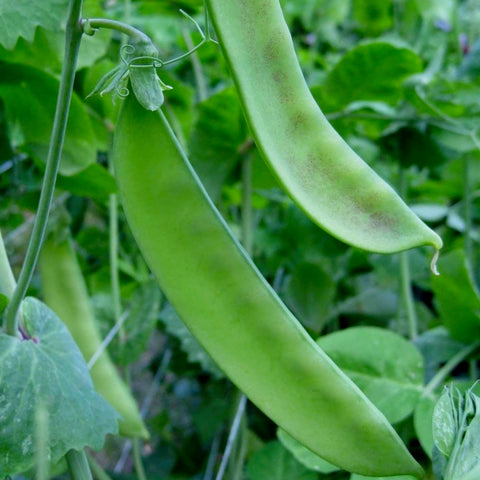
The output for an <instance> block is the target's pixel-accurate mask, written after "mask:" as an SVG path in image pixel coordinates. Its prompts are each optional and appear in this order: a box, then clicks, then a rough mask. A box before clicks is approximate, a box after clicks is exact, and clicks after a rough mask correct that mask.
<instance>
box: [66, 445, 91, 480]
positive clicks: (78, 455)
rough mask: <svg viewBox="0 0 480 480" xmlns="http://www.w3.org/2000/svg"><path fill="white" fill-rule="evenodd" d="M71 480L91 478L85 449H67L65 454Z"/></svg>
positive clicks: (89, 479) (87, 479) (88, 479)
mask: <svg viewBox="0 0 480 480" xmlns="http://www.w3.org/2000/svg"><path fill="white" fill-rule="evenodd" d="M65 459H66V460H67V465H68V472H69V473H70V477H71V479H72V480H93V479H92V473H91V471H90V466H89V464H88V460H87V455H86V454H85V451H84V450H82V451H81V452H79V451H77V450H69V451H68V452H67V454H66V455H65Z"/></svg>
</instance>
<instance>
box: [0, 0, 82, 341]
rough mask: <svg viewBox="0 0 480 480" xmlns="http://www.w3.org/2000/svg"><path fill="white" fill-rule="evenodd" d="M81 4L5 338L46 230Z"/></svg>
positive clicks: (73, 11) (71, 24)
mask: <svg viewBox="0 0 480 480" xmlns="http://www.w3.org/2000/svg"><path fill="white" fill-rule="evenodd" d="M82 3H83V0H71V1H70V10H69V14H68V19H67V27H66V35H65V55H64V61H63V66H62V76H61V79H60V87H59V91H58V97H57V107H56V111H55V118H54V120H53V128H52V134H51V137H50V145H49V149H48V155H47V164H46V169H45V175H44V177H43V184H42V190H41V193H40V200H39V203H38V209H37V214H36V217H35V221H34V224H33V229H32V234H31V236H30V241H29V243H28V247H27V252H26V255H25V261H24V263H23V265H22V269H21V271H20V275H19V277H18V284H17V287H16V288H15V291H14V292H13V295H12V299H11V301H10V303H9V304H8V306H7V309H6V311H5V328H6V332H7V333H8V334H9V335H15V333H16V331H17V328H18V310H19V308H20V304H21V302H22V300H23V299H24V297H25V295H26V293H27V290H28V287H29V285H30V281H31V279H32V276H33V272H34V269H35V266H36V263H37V260H38V255H39V253H40V248H41V246H42V242H43V238H44V236H45V230H46V227H47V220H48V214H49V211H50V206H51V203H52V198H53V193H54V190H55V182H56V180H57V173H58V167H59V165H60V159H61V155H62V148H63V142H64V139H65V131H66V128H67V121H68V112H69V110H70V101H71V98H72V91H73V82H74V78H75V70H76V66H77V58H78V50H79V48H80V42H81V38H82V33H83V32H82V29H81V28H80V27H79V25H80V19H81V12H82Z"/></svg>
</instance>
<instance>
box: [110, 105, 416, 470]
mask: <svg viewBox="0 0 480 480" xmlns="http://www.w3.org/2000/svg"><path fill="white" fill-rule="evenodd" d="M112 155H113V161H114V165H115V176H116V179H117V184H118V189H119V194H120V199H121V202H122V205H123V209H124V211H125V215H126V217H127V220H128V223H129V225H130V228H131V230H132V232H133V235H134V237H135V239H136V241H137V243H138V245H139V247H140V250H141V252H142V254H143V256H144V258H145V260H146V261H147V263H148V265H149V267H150V268H151V270H152V272H153V273H154V275H155V277H156V278H157V280H158V282H159V284H160V286H161V288H162V290H163V291H164V292H165V294H166V296H167V297H168V299H169V301H170V302H171V303H172V305H173V306H174V308H175V310H176V311H177V312H178V314H179V315H180V317H181V318H182V320H183V321H184V322H185V324H186V325H187V327H188V328H189V329H190V331H191V332H192V333H193V335H195V336H196V338H197V339H198V340H199V342H200V343H201V344H202V345H203V347H204V348H205V350H206V351H207V352H209V353H210V355H211V357H212V358H213V359H214V360H215V362H216V363H217V364H218V365H219V367H220V368H221V369H223V370H224V372H225V373H226V374H227V375H228V376H229V377H230V379H231V380H232V381H233V382H234V383H235V384H236V385H237V386H238V388H239V389H240V390H242V391H243V392H245V394H246V395H247V396H248V397H249V398H250V399H251V400H252V402H253V403H255V404H256V405H257V406H258V407H259V408H260V409H261V410H262V411H263V412H265V413H266V414H267V415H268V416H269V417H270V418H272V420H273V421H275V422H276V423H277V424H278V425H280V426H281V427H282V428H283V429H284V430H286V431H287V432H288V433H290V435H292V436H293V437H295V438H296V439H297V440H299V441H300V442H301V443H303V444H304V445H306V446H307V447H308V448H310V449H311V450H312V451H314V452H315V453H317V454H318V455H320V456H322V457H323V458H325V459H327V460H329V461H330V462H332V463H334V464H336V465H338V466H340V467H342V468H345V469H347V470H349V471H352V472H357V473H361V474H365V475H377V476H381V475H395V474H397V475H399V474H413V475H415V476H417V477H419V478H421V477H422V469H421V467H420V466H419V465H418V464H417V462H416V461H415V460H414V459H413V458H412V456H411V455H410V454H409V452H408V451H407V449H406V447H405V445H404V444H403V443H402V441H401V439H400V438H399V437H398V436H397V434H396V432H395V431H394V429H393V428H392V427H391V425H390V424H389V423H388V421H387V420H386V419H385V417H384V416H383V415H382V414H381V413H380V412H379V411H378V409H377V408H376V407H375V406H374V405H373V404H372V403H371V402H370V401H369V400H368V399H367V398H366V397H365V395H364V394H363V393H362V392H361V391H360V390H359V389H358V388H357V387H356V386H355V384H354V383H353V382H352V381H351V380H349V378H348V377H347V376H346V375H345V374H343V373H342V371H341V370H340V369H339V368H338V367H337V366H336V365H335V364H334V363H333V362H332V361H331V360H330V359H329V358H328V356H327V355H326V354H325V353H324V352H323V351H322V350H321V349H320V347H319V346H318V345H317V344H316V343H315V342H314V341H313V340H312V339H311V338H310V336H309V335H308V334H307V333H306V332H305V330H304V329H303V327H302V326H301V325H300V323H299V322H298V321H297V319H296V318H295V317H294V316H293V315H292V314H291V313H290V311H289V310H288V309H287V308H286V307H285V305H284V304H283V303H282V302H281V300H280V299H279V297H278V296H277V294H276V293H275V291H274V290H273V289H272V288H271V287H270V286H269V285H268V283H267V282H266V281H265V279H264V278H263V277H262V275H261V274H260V273H259V271H258V270H257V268H256V267H255V265H254V264H253V263H252V261H251V260H250V258H249V257H248V256H247V255H246V254H245V252H244V250H243V249H242V247H241V246H240V245H239V244H238V242H237V241H236V240H235V238H234V237H233V235H232V233H231V232H230V230H229V228H228V227H227V225H226V223H225V221H224V220H223V218H222V217H221V216H220V214H219V213H218V211H217V210H216V209H215V207H214V205H213V204H212V202H211V200H210V199H209V197H208V195H207V194H206V193H205V190H204V188H203V187H202V185H201V183H200V181H199V180H198V177H197V176H196V174H195V172H194V171H193V169H192V167H191V165H190V164H189V162H188V159H187V158H186V157H185V155H184V154H183V152H182V151H181V149H180V148H179V146H178V142H177V141H176V140H175V138H174V136H173V132H172V130H171V128H170V126H169V125H168V123H167V122H166V119H165V117H164V115H163V113H162V112H161V111H158V112H149V111H147V110H145V109H143V108H142V107H141V105H140V104H139V103H138V102H137V100H136V99H135V97H134V96H133V95H130V96H129V97H128V98H127V99H126V100H125V102H124V104H123V106H122V109H121V112H120V115H119V119H118V123H117V126H116V129H115V137H114V147H113V153H112Z"/></svg>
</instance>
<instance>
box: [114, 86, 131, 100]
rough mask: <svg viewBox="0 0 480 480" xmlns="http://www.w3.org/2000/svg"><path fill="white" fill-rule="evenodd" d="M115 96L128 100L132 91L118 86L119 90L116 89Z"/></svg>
mask: <svg viewBox="0 0 480 480" xmlns="http://www.w3.org/2000/svg"><path fill="white" fill-rule="evenodd" d="M115 95H117V96H118V97H120V98H127V97H128V96H129V95H130V90H129V89H128V87H126V86H125V85H121V86H117V88H115Z"/></svg>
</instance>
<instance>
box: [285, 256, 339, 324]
mask: <svg viewBox="0 0 480 480" xmlns="http://www.w3.org/2000/svg"><path fill="white" fill-rule="evenodd" d="M335 292H336V283H335V281H334V280H333V278H332V276H331V275H330V274H329V273H328V272H326V271H325V269H324V268H323V267H322V266H321V265H319V264H315V263H310V262H303V263H300V264H299V265H297V266H296V267H295V269H294V271H293V273H292V277H291V278H290V281H289V283H288V285H287V290H286V300H287V304H288V306H289V307H290V308H291V309H292V310H293V312H294V313H295V314H296V316H297V317H298V318H299V320H300V321H301V322H302V323H303V324H304V325H306V326H307V327H309V328H311V329H312V330H313V331H315V332H316V333H320V332H321V330H322V329H323V327H324V326H325V323H326V321H327V320H328V318H329V313H330V309H331V306H332V302H333V298H334V296H335Z"/></svg>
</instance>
